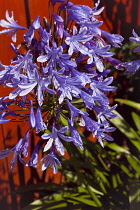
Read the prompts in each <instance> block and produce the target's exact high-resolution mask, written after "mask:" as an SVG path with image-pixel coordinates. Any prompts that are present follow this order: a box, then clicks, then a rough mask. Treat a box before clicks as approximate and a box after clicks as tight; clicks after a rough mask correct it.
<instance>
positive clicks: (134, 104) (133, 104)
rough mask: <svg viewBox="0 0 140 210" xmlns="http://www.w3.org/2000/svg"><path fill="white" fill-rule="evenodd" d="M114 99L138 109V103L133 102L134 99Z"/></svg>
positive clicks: (139, 108) (139, 106)
mask: <svg viewBox="0 0 140 210" xmlns="http://www.w3.org/2000/svg"><path fill="white" fill-rule="evenodd" d="M115 101H117V102H121V103H123V104H126V105H128V106H131V107H133V108H135V109H137V110H140V104H139V103H137V102H135V101H130V100H127V99H121V98H117V99H115Z"/></svg>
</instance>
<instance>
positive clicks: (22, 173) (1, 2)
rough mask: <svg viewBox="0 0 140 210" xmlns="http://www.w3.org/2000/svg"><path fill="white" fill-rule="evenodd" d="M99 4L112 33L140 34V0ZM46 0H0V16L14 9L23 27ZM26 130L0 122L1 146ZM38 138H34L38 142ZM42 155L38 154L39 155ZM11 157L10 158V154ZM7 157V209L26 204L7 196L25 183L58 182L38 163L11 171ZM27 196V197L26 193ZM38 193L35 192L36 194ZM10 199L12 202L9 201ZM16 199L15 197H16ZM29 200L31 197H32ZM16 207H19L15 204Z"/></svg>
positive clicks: (1, 183)
mask: <svg viewBox="0 0 140 210" xmlns="http://www.w3.org/2000/svg"><path fill="white" fill-rule="evenodd" d="M71 1H72V2H73V3H75V4H85V5H89V6H91V7H92V6H93V5H94V4H93V2H94V1H92V0H87V1H86V0H71ZM101 6H105V10H104V12H103V14H102V15H101V17H100V19H102V20H104V29H105V30H107V31H110V32H113V33H119V34H121V35H122V36H124V37H125V40H126V41H127V40H128V37H129V36H130V35H131V32H132V29H133V28H135V30H136V32H137V33H139V34H140V12H138V11H140V1H139V0H101ZM47 7H48V0H0V19H3V18H4V19H5V11H6V10H8V11H9V12H11V11H13V12H14V17H15V20H18V24H19V25H22V26H28V24H29V22H30V21H31V20H34V19H35V17H36V16H37V15H40V16H41V18H42V17H44V16H47V15H48V14H47ZM18 35H19V37H18V39H17V42H18V43H19V42H20V41H22V33H21V34H20V32H18ZM10 42H11V37H8V36H5V35H1V36H0V61H1V62H2V63H3V64H9V61H10V59H11V58H12V56H13V55H14V54H13V53H12V50H11V48H10V46H9V43H10ZM8 93H9V90H8V89H6V88H0V97H1V96H4V95H6V94H8ZM27 129H28V123H27V122H21V123H17V124H16V125H15V124H14V123H6V124H4V125H0V149H5V148H7V147H8V148H10V147H11V146H13V145H15V144H16V143H17V141H18V139H19V138H20V137H21V136H24V135H25V132H26V131H27ZM38 138H39V137H36V139H35V141H37V139H38ZM35 141H34V136H32V137H31V148H33V147H34V144H35ZM40 156H41V154H40ZM10 158H11V157H10ZM10 158H8V159H6V160H0V206H1V207H3V209H4V210H6V209H12V210H13V209H16V207H15V206H17V203H18V205H19V206H22V203H24V205H25V203H26V199H25V196H23V197H15V195H12V196H10V195H8V193H9V192H10V191H12V190H13V189H16V188H18V186H24V185H26V184H31V183H36V182H42V181H49V180H51V181H54V182H56V183H57V182H60V180H61V178H62V177H61V175H60V173H58V174H57V175H56V176H53V175H52V174H51V173H50V170H48V171H45V172H43V173H42V172H41V165H38V167H37V170H36V169H32V168H25V167H23V166H22V165H21V164H18V165H17V167H16V168H15V169H14V170H13V171H12V172H11V171H10V170H9V161H10ZM26 196H30V195H28V194H26ZM36 196H38V195H36ZM11 198H12V202H11ZM17 199H18V200H17ZM31 201H32V197H31ZM17 209H18V207H17Z"/></svg>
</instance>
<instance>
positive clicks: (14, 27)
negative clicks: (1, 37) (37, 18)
mask: <svg viewBox="0 0 140 210" xmlns="http://www.w3.org/2000/svg"><path fill="white" fill-rule="evenodd" d="M5 16H6V19H7V21H6V20H0V26H2V27H4V28H7V29H4V30H2V31H0V34H9V35H11V36H12V41H13V42H16V32H17V31H18V30H27V28H25V27H23V26H20V25H18V24H17V22H16V21H15V20H14V14H13V12H12V15H11V17H10V16H9V12H8V11H6V13H5Z"/></svg>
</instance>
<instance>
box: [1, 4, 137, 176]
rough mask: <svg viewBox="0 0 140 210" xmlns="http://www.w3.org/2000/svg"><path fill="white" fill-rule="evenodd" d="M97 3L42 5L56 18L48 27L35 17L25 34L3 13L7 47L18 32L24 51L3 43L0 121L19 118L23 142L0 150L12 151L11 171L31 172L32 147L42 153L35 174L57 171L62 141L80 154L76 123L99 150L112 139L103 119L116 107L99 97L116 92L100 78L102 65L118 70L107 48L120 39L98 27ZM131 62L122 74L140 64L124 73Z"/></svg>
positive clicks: (3, 154) (104, 77)
mask: <svg viewBox="0 0 140 210" xmlns="http://www.w3.org/2000/svg"><path fill="white" fill-rule="evenodd" d="M57 3H58V4H57ZM99 3H100V1H99V0H98V2H97V3H96V4H95V7H93V8H90V7H88V6H86V5H74V4H73V3H72V2H70V1H68V2H66V1H65V0H50V1H49V6H50V7H53V8H52V10H50V11H56V10H55V9H54V7H55V5H56V4H57V6H58V13H52V14H50V18H49V21H50V22H49V21H46V19H44V25H43V24H42V23H41V22H42V21H41V20H40V16H37V17H36V18H35V20H34V21H33V22H32V24H31V25H30V26H29V28H28V29H27V28H26V27H22V26H20V25H18V24H17V22H16V21H15V20H14V17H13V13H12V16H11V17H10V16H9V13H8V11H6V19H7V21H5V20H1V21H0V26H2V27H4V28H6V29H4V30H2V31H0V34H8V35H11V36H12V41H14V42H16V32H17V31H18V30H25V33H24V36H23V43H24V44H22V47H23V46H25V53H20V49H18V48H17V47H16V45H14V44H13V43H11V48H12V50H13V51H14V53H15V56H14V58H13V59H12V60H11V62H10V64H9V65H5V64H2V63H0V85H4V86H5V87H6V86H7V87H9V88H12V90H11V92H10V93H9V95H8V96H5V97H1V98H0V124H2V123H6V122H9V121H19V120H21V121H22V120H23V119H24V120H28V122H29V128H28V131H27V133H26V134H25V137H23V138H21V139H20V140H19V142H18V143H17V144H16V145H15V146H14V147H13V148H12V149H9V150H3V151H1V152H0V158H5V157H7V156H8V155H10V154H11V153H14V156H13V158H12V161H11V168H12V169H13V168H14V166H15V164H16V161H17V159H19V160H20V162H21V163H22V164H24V165H25V166H32V167H36V165H37V163H38V161H39V160H38V152H39V149H40V148H42V147H44V150H43V152H44V153H45V154H46V153H47V156H45V157H43V159H42V161H43V165H42V170H45V169H46V168H48V167H51V168H52V169H53V172H54V173H57V171H58V169H57V165H59V166H61V163H60V161H59V160H58V158H57V154H58V153H60V155H64V154H65V152H66V149H65V145H66V142H67V144H69V145H71V144H74V145H75V146H76V147H78V148H79V149H81V150H84V146H83V142H82V137H81V135H80V134H79V132H78V129H77V128H78V127H79V126H83V127H85V129H86V130H88V131H89V132H90V133H91V134H92V135H93V136H94V137H96V138H97V139H98V142H99V143H100V144H101V146H102V147H103V146H104V145H103V141H106V140H108V141H112V140H113V138H112V137H111V136H110V135H108V133H109V132H113V131H114V128H112V127H110V124H109V121H108V119H112V118H115V117H116V115H115V114H114V113H112V111H113V110H114V109H115V108H116V106H113V107H112V108H110V107H109V99H108V97H107V95H106V94H107V93H108V92H109V91H114V90H115V89H116V87H114V86H111V83H112V82H113V78H112V77H109V76H108V74H109V73H110V70H109V69H106V63H107V62H110V63H111V64H112V65H113V66H114V67H116V68H117V69H120V68H121V65H122V62H121V61H119V60H117V59H115V58H113V55H114V54H113V53H112V52H110V48H111V45H113V46H114V47H120V45H121V44H122V41H123V37H122V36H120V35H116V34H110V33H109V32H106V31H103V30H101V29H100V26H101V25H102V24H103V22H102V21H100V20H98V15H100V13H101V12H102V11H103V9H104V8H103V7H102V8H100V9H98V6H99ZM133 35H134V38H133V40H132V38H131V40H132V41H135V42H136V43H139V37H138V36H137V34H136V33H135V32H134V31H133ZM22 51H23V50H22ZM136 51H139V48H137V49H136ZM131 64H132V63H131ZM131 64H130V63H124V64H123V65H124V66H125V67H126V68H127V70H128V72H130V71H132V69H133V68H138V67H139V65H140V64H139V61H135V63H133V64H134V65H133V66H132V68H131V70H130V66H131ZM134 66H135V67H134ZM13 104H14V105H16V106H19V107H20V109H24V110H25V109H26V111H27V112H28V114H27V113H26V114H25V115H24V114H19V112H18V113H17V112H16V111H14V110H12V106H11V105H13ZM91 112H92V113H93V115H94V117H91V116H90V113H91ZM62 118H63V119H65V125H64V124H63V120H62ZM79 119H80V120H79ZM34 131H35V133H37V135H38V136H40V140H39V141H38V143H37V144H36V146H35V148H34V150H33V152H32V154H31V157H30V158H29V159H28V161H27V162H26V161H25V160H24V157H26V156H28V148H29V146H30V144H29V136H30V135H29V134H30V133H32V132H34Z"/></svg>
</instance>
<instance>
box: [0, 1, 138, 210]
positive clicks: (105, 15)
mask: <svg viewBox="0 0 140 210" xmlns="http://www.w3.org/2000/svg"><path fill="white" fill-rule="evenodd" d="M71 2H73V3H74V4H84V5H88V6H90V7H93V6H94V3H96V2H97V1H93V0H88V1H85V0H71ZM101 6H104V7H105V9H104V11H103V12H102V14H101V15H100V19H101V20H103V21H104V24H103V26H102V29H104V30H106V31H108V32H111V33H117V34H120V35H122V36H123V37H124V42H123V43H124V45H123V47H122V48H121V49H120V48H119V49H117V50H116V49H112V51H114V52H115V54H116V58H119V59H121V60H122V61H129V60H134V59H139V55H137V54H134V53H132V49H133V48H134V47H135V45H134V44H132V43H130V41H129V37H130V36H132V29H135V32H136V33H138V34H139V35H140V1H139V0H101V3H100V7H101ZM6 10H8V11H9V13H11V11H13V12H14V17H15V20H18V24H19V25H22V26H27V27H28V26H29V25H30V23H31V21H32V20H34V19H35V17H36V16H37V15H40V17H41V18H43V17H44V16H45V17H47V16H48V13H47V11H48V0H18V1H17V0H12V1H11V0H1V1H0V19H5V11H6ZM22 35H23V34H22V33H21V34H20V32H18V34H17V38H18V39H17V43H20V42H21V41H23V39H22ZM10 42H11V37H8V36H5V35H1V36H0V61H1V62H2V63H3V64H5V65H8V64H9V62H10V60H11V59H12V57H13V56H14V53H13V52H12V50H11V48H10V45H9V44H10ZM110 68H111V70H112V73H111V74H112V75H113V76H114V85H116V86H117V87H118V89H117V90H116V91H115V92H113V93H110V94H109V98H110V103H111V105H114V104H116V103H118V104H119V106H118V108H117V112H119V113H120V114H121V116H122V117H121V118H120V120H118V121H112V123H113V124H114V125H115V126H116V127H117V130H116V131H115V132H114V133H113V134H112V135H113V137H114V142H113V143H106V145H105V149H102V148H101V147H100V146H99V145H98V143H96V142H94V141H93V139H92V138H91V136H90V133H87V132H85V133H83V141H84V144H85V151H84V152H81V153H80V152H79V151H77V150H76V149H75V148H72V149H71V151H69V149H68V148H67V150H68V154H69V155H66V157H65V158H62V157H61V158H62V160H61V161H62V165H63V168H62V169H60V170H59V171H60V172H58V173H57V175H53V174H52V172H51V169H47V170H46V171H44V172H41V165H40V164H38V167H37V169H34V168H26V167H24V166H23V165H22V164H20V163H18V164H17V166H16V167H15V169H14V170H13V171H10V169H9V166H10V164H9V162H10V159H11V157H8V158H7V159H4V160H0V209H4V210H19V209H60V210H61V209H62V210H63V209H84V210H88V209H94V208H95V209H105V210H109V209H113V210H115V209H116V210H117V209H118V210H119V209H126V210H127V209H132V210H133V209H135V210H137V209H140V204H139V201H140V182H139V175H140V165H139V154H140V153H139V152H140V151H139V149H140V140H139V139H140V128H139V125H140V117H139V114H140V108H139V106H138V103H140V79H139V78H140V77H139V76H140V72H139V71H138V72H137V73H136V74H135V75H134V76H129V75H124V72H119V71H117V70H115V69H113V68H112V67H110ZM8 93H9V90H8V89H7V88H3V87H1V88H0V97H1V96H4V95H6V94H8ZM116 99H118V100H117V102H116V101H115V100H116ZM121 99H126V101H122V100H121ZM128 100H131V101H133V104H129V103H128V102H127V101H128ZM27 128H28V123H27V122H19V123H16V124H15V123H6V124H3V125H0V141H1V143H0V149H1V150H3V149H6V148H11V147H12V146H14V145H15V144H16V143H17V141H18V139H19V138H20V137H21V136H24V134H25V132H26V131H27ZM38 139H39V136H37V137H35V136H34V135H32V141H31V150H33V148H34V145H35V143H36V142H37V140H38ZM87 139H88V140H87ZM66 146H67V145H66ZM91 148H92V149H91ZM41 155H42V152H41V151H40V158H41ZM75 160H78V161H79V166H77V165H75ZM87 162H88V164H87ZM83 186H84V187H83ZM76 189H77V191H76ZM85 189H86V191H84V190H85ZM76 193H77V194H76ZM60 195H61V196H60ZM62 195H63V196H62ZM44 196H46V197H45V198H43V197H44ZM47 196H48V197H47ZM70 197H72V198H71V199H72V200H70ZM43 199H44V200H43ZM35 200H37V202H36V203H33V205H29V204H30V203H31V202H33V201H35ZM26 206H28V207H26Z"/></svg>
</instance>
